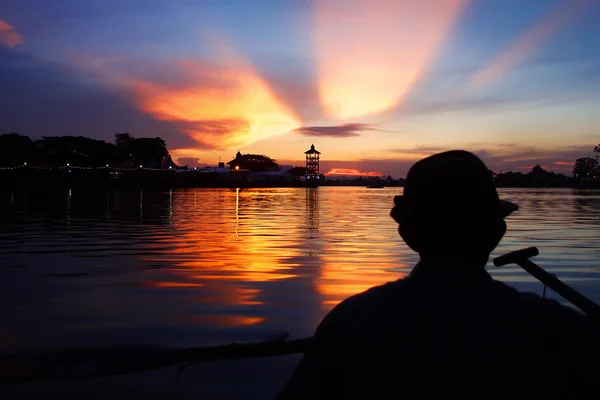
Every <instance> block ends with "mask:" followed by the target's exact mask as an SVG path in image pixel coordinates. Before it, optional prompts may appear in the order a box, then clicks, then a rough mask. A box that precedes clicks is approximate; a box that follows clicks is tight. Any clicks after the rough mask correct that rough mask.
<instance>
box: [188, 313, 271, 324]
mask: <svg viewBox="0 0 600 400" xmlns="http://www.w3.org/2000/svg"><path fill="white" fill-rule="evenodd" d="M184 320H185V322H187V323H193V324H200V325H219V326H248V325H256V324H259V323H261V322H263V321H264V320H265V319H264V318H263V317H250V316H246V315H188V316H186V317H185V318H184Z"/></svg>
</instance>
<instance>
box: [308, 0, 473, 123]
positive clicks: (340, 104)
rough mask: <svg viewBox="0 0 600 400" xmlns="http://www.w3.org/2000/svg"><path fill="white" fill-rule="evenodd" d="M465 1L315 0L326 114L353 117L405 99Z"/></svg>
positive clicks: (321, 85)
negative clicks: (350, 0)
mask: <svg viewBox="0 0 600 400" xmlns="http://www.w3.org/2000/svg"><path fill="white" fill-rule="evenodd" d="M466 2H467V0H419V1H393V2H392V1H371V0H355V1H353V2H351V3H350V2H343V1H319V2H316V4H315V30H314V40H315V45H316V51H317V67H318V73H319V82H318V84H319V91H320V99H321V103H322V105H323V107H324V109H325V111H326V112H327V114H328V115H329V116H331V117H334V118H338V119H348V118H353V117H360V116H364V115H369V114H378V113H382V112H385V111H388V110H390V109H392V108H393V107H395V106H397V105H398V104H400V103H401V101H402V99H403V98H404V97H405V96H406V95H407V93H408V91H409V90H410V89H411V87H412V86H413V85H414V84H415V83H416V82H417V80H418V79H419V77H420V76H421V75H422V74H423V73H424V71H425V69H426V68H427V66H428V64H429V62H430V61H431V60H432V58H433V57H434V55H435V53H436V51H437V49H438V47H439V46H440V44H441V43H442V41H443V40H444V39H445V37H446V35H447V32H448V30H449V28H450V26H451V24H452V22H453V21H454V20H455V19H456V17H457V15H458V14H459V12H460V11H461V10H462V8H463V6H464V5H465V4H466Z"/></svg>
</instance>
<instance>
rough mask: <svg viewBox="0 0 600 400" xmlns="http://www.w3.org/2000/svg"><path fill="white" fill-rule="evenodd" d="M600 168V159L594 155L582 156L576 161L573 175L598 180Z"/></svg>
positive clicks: (588, 179) (587, 179) (578, 177)
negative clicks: (599, 162)
mask: <svg viewBox="0 0 600 400" xmlns="http://www.w3.org/2000/svg"><path fill="white" fill-rule="evenodd" d="M599 175H600V170H599V167H598V160H597V159H595V158H592V157H582V158H578V159H577V160H576V161H575V167H574V168H573V177H574V178H576V179H578V180H586V181H597V180H598V179H599Z"/></svg>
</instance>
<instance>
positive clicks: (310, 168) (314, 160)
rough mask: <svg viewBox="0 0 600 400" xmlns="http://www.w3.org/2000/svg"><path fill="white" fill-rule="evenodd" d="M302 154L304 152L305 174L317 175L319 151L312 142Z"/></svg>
mask: <svg viewBox="0 0 600 400" xmlns="http://www.w3.org/2000/svg"><path fill="white" fill-rule="evenodd" d="M304 154H306V169H307V175H319V156H320V154H321V153H320V152H319V151H317V150H316V149H315V145H314V144H312V145H311V146H310V150H307V151H305V152H304Z"/></svg>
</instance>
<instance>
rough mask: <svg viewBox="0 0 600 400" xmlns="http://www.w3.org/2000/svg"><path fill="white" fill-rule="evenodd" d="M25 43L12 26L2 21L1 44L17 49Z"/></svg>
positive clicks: (0, 30)
mask: <svg viewBox="0 0 600 400" xmlns="http://www.w3.org/2000/svg"><path fill="white" fill-rule="evenodd" d="M24 41H25V39H24V38H23V36H22V35H21V34H20V33H19V32H17V31H16V30H15V28H14V27H13V26H12V25H9V24H8V23H7V22H6V21H3V20H1V19H0V43H2V44H4V45H5V46H8V47H15V46H16V45H18V44H21V43H23V42H24Z"/></svg>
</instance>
